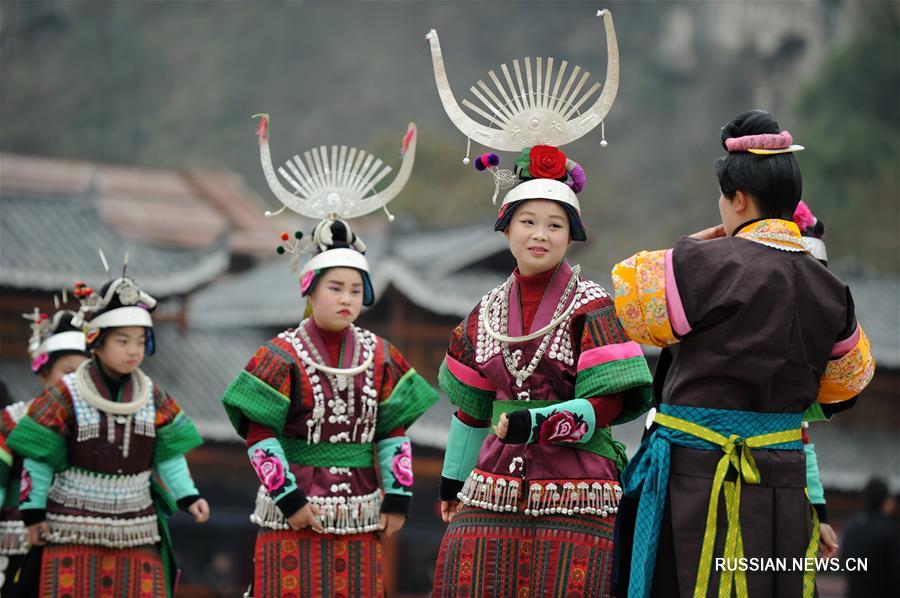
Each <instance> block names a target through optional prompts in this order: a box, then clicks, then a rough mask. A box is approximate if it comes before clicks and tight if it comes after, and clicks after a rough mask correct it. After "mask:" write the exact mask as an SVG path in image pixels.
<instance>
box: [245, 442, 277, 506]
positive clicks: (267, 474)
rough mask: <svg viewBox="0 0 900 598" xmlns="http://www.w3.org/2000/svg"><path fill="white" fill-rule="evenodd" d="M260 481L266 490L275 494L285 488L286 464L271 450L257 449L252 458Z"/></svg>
mask: <svg viewBox="0 0 900 598" xmlns="http://www.w3.org/2000/svg"><path fill="white" fill-rule="evenodd" d="M250 461H251V463H252V464H253V469H255V470H256V475H257V477H259V481H260V482H262V485H263V487H265V489H266V491H267V492H268V493H269V494H270V495H272V496H275V495H277V494H279V493H280V491H281V490H282V489H283V488H284V482H285V475H284V464H283V463H282V462H281V459H279V458H278V457H276V456H275V455H274V454H273V453H272V452H271V451H268V450H263V449H256V451H254V453H253V458H252V459H250Z"/></svg>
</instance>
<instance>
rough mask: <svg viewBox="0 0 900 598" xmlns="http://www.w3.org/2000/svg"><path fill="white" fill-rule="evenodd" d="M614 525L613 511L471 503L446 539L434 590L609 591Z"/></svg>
mask: <svg viewBox="0 0 900 598" xmlns="http://www.w3.org/2000/svg"><path fill="white" fill-rule="evenodd" d="M614 526H615V515H610V516H608V517H604V518H600V517H597V516H593V515H571V516H566V515H543V516H540V517H533V516H526V515H522V514H517V513H497V512H494V511H488V510H485V509H479V508H474V507H466V508H464V509H463V510H462V511H460V512H459V513H458V514H457V515H456V517H454V518H453V520H452V521H451V522H450V525H449V526H448V527H447V532H446V533H445V534H444V539H443V540H442V541H441V550H440V553H439V554H438V560H437V567H436V569H435V572H434V593H433V596H436V597H437V596H446V597H450V596H460V597H469V596H472V597H475V596H498V597H500V596H515V597H516V598H533V597H542V596H564V597H570V596H573V597H574V596H583V597H585V598H588V597H603V596H609V595H610V583H611V579H610V578H611V573H612V559H613V528H614Z"/></svg>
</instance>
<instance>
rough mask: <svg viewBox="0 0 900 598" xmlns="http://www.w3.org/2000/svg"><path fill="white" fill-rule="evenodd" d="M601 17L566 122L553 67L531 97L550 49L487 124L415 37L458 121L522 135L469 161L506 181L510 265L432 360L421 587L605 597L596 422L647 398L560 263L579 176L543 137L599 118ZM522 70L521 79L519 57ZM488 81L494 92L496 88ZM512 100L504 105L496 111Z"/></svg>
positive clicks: (607, 301)
mask: <svg viewBox="0 0 900 598" xmlns="http://www.w3.org/2000/svg"><path fill="white" fill-rule="evenodd" d="M601 15H604V20H605V25H606V32H607V39H608V53H609V61H610V62H609V65H608V68H607V85H606V87H605V88H604V91H603V93H602V94H601V95H600V97H599V98H598V99H597V100H596V101H595V103H594V104H593V105H592V106H591V107H590V108H588V110H587V111H586V112H585V113H583V114H581V115H578V116H576V117H575V118H574V119H572V120H571V121H568V122H567V121H566V119H565V116H566V113H567V112H570V111H569V108H570V106H571V105H572V104H571V102H575V103H577V104H579V105H580V104H582V103H583V102H584V99H587V98H582V99H580V100H579V99H578V98H576V97H574V96H573V97H567V96H566V94H567V93H568V90H569V87H570V86H569V85H567V86H566V87H565V88H564V91H563V93H562V94H559V85H560V79H561V78H562V75H561V74H560V75H559V76H558V78H557V80H556V85H555V93H556V95H552V96H551V97H546V98H545V97H542V96H541V93H543V92H545V91H547V90H549V86H550V84H551V81H552V74H553V73H552V65H553V59H552V58H548V59H546V64H547V72H546V74H545V73H544V69H543V67H542V66H541V65H542V59H540V58H538V59H537V65H538V66H537V72H538V73H540V74H539V75H538V77H545V79H544V81H546V85H547V87H546V88H545V87H543V85H542V84H541V83H539V81H540V79H538V83H537V88H536V90H535V91H534V93H533V94H531V93H528V92H526V93H525V97H526V100H525V103H526V106H525V107H524V108H523V111H522V112H521V113H518V114H516V115H515V116H514V117H513V118H511V119H510V120H509V121H508V122H507V123H504V124H503V126H501V127H500V128H498V129H494V128H489V127H486V126H483V125H479V124H478V123H476V122H475V121H472V120H471V119H468V117H467V116H465V115H463V113H462V112H461V110H459V108H458V106H455V103H448V102H449V100H448V98H449V99H450V100H452V97H453V96H452V93H451V92H450V91H449V87H446V85H447V84H446V75H445V74H444V72H443V64H442V62H441V59H440V57H441V52H440V46H439V45H438V41H437V34H436V33H435V32H432V33H431V34H430V35H429V38H430V40H431V43H432V56H433V57H434V62H435V74H436V79H437V82H438V87H439V89H440V92H441V97H442V99H444V101H445V108H447V112H448V114H450V116H451V118H453V120H454V122H455V123H456V124H457V126H458V127H459V128H460V129H461V130H462V131H463V133H464V134H466V136H467V137H469V138H471V139H477V140H478V141H479V142H480V143H483V144H485V145H488V146H489V147H491V148H492V149H511V147H515V148H516V149H521V148H522V147H523V146H525V150H524V151H523V152H522V154H521V155H520V156H519V158H518V159H516V161H515V168H514V170H512V171H504V170H500V169H499V168H498V165H499V162H500V158H499V156H498V155H497V154H494V153H486V154H483V155H481V156H479V157H478V158H476V160H475V168H476V169H478V170H481V171H488V172H490V173H491V174H493V175H494V177H495V181H496V187H497V189H498V191H499V188H501V187H508V186H510V183H512V184H513V185H514V186H512V188H511V190H510V191H509V192H508V193H507V194H506V196H505V197H504V199H503V204H502V206H501V208H500V211H499V214H498V215H497V219H496V222H495V225H494V230H496V231H500V232H502V233H503V234H504V235H505V236H506V238H507V239H508V241H509V246H510V251H511V253H512V254H513V256H514V257H515V259H516V264H517V267H516V269H515V270H514V271H513V273H512V274H511V275H510V276H509V278H508V279H507V280H506V282H505V283H503V284H502V285H500V286H499V287H497V288H495V289H493V290H492V291H490V292H489V293H488V294H487V295H485V296H484V297H483V299H482V300H481V302H480V303H479V304H478V305H476V306H475V308H474V309H473V310H472V312H471V313H470V314H469V316H468V317H466V318H465V320H463V322H462V323H460V325H459V326H457V327H456V329H455V330H454V331H453V334H452V336H451V341H450V347H449V349H448V351H447V355H446V357H445V360H444V363H443V364H442V366H441V369H440V374H439V382H440V385H441V387H442V388H443V389H444V391H445V392H446V393H447V394H448V395H449V397H450V400H451V402H452V403H453V405H454V406H455V407H456V413H455V414H454V415H453V416H452V419H451V424H450V435H449V438H448V441H447V451H446V454H445V457H444V466H443V473H442V479H441V489H440V494H441V501H442V502H441V510H442V512H443V515H444V520H445V521H446V522H448V523H449V525H448V528H447V531H446V533H445V535H444V538H443V541H442V543H441V548H440V553H439V555H438V559H437V567H436V571H435V577H434V595H435V596H481V595H492V596H493V595H497V596H523V595H528V596H570V595H580V596H608V595H609V593H610V573H611V563H612V545H613V542H612V534H613V527H614V523H615V513H616V511H617V506H618V500H619V497H620V495H621V489H620V486H619V473H620V471H621V469H622V468H623V467H624V465H625V451H624V447H623V446H622V444H621V443H618V442H616V441H614V440H613V438H612V434H611V432H610V426H611V425H614V424H618V423H622V422H626V421H629V420H631V419H633V418H635V417H638V416H640V415H641V414H642V413H643V412H645V411H646V410H647V408H648V407H649V402H650V383H651V377H650V371H649V369H648V367H647V363H646V361H645V359H644V356H643V354H642V352H641V350H640V347H639V346H638V345H637V344H636V343H634V342H632V341H630V340H629V339H628V338H627V336H626V335H625V333H624V331H623V329H622V327H621V325H620V324H619V322H618V319H617V318H616V315H615V307H614V305H613V301H612V298H611V297H610V296H609V295H608V294H607V293H606V291H605V290H604V289H603V288H602V287H601V286H600V285H599V284H597V283H596V282H593V281H591V280H589V279H587V278H585V277H583V276H582V275H581V273H580V271H581V268H580V267H579V266H577V265H576V266H570V265H569V263H568V262H567V261H566V259H565V254H566V252H567V250H568V248H569V246H570V244H571V242H572V241H584V240H585V239H586V233H585V228H584V224H583V222H582V218H581V209H580V204H579V200H578V195H577V194H578V193H581V192H582V191H583V189H584V186H585V174H584V171H583V169H582V168H581V166H579V165H578V164H577V163H576V162H575V161H574V160H572V159H570V158H568V157H567V156H566V155H565V154H563V152H562V151H560V150H559V149H558V146H560V145H562V144H564V143H568V142H570V141H574V140H575V139H577V138H578V137H580V136H581V135H583V134H584V133H586V132H588V131H589V130H590V129H591V128H592V126H591V125H592V124H599V123H600V122H601V121H602V119H603V116H605V113H606V110H608V108H609V106H610V105H611V104H612V99H613V97H614V96H615V93H616V87H617V76H618V69H617V67H618V62H617V59H618V52H617V48H616V45H615V33H614V31H613V26H612V20H611V16H610V15H609V13H608V12H606V13H602V12H601ZM514 64H515V70H516V71H517V72H518V71H519V65H518V61H517V62H516V63H514ZM564 64H565V63H564ZM526 70H527V71H528V73H529V77H528V79H529V81H531V76H530V73H531V63H530V60H529V59H526ZM577 70H578V69H576V73H577ZM503 71H504V72H508V69H507V68H506V67H505V66H504V67H503ZM495 82H496V83H497V85H498V87H499V86H500V84H499V80H497V79H496V78H495ZM498 93H500V95H502V96H504V97H509V92H507V90H506V89H504V88H502V87H499V89H498ZM511 93H513V94H514V95H515V94H516V92H515V91H512V92H511ZM575 95H576V96H577V92H576V94H575ZM491 96H492V97H496V96H495V94H494V93H493V92H491ZM528 98H533V101H534V104H533V105H532V104H530V102H531V101H532V99H528ZM554 104H556V105H557V106H558V107H557V108H556V110H558V111H559V112H555V111H554V109H553V108H552V106H553V105H554ZM514 109H516V105H515V103H510V104H507V105H505V106H503V107H498V110H497V114H501V113H504V111H507V112H506V113H507V114H508V113H509V111H512V110H514ZM460 115H462V116H460ZM522 123H524V124H525V125H526V126H525V127H521V126H520V124H522ZM498 124H500V123H499V122H498V123H495V126H496V125H498ZM506 127H508V128H506ZM486 132H489V135H486V134H485V133H486ZM489 136H490V138H489ZM507 144H509V145H507ZM602 145H606V142H605V140H604V141H603V142H602ZM554 146H557V147H554ZM491 424H493V425H494V426H493V428H492V427H491Z"/></svg>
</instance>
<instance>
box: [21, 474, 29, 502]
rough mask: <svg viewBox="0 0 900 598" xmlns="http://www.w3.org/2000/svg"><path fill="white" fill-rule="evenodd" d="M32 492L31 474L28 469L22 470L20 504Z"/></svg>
mask: <svg viewBox="0 0 900 598" xmlns="http://www.w3.org/2000/svg"><path fill="white" fill-rule="evenodd" d="M30 494H31V474H30V473H28V470H27V469H23V470H22V480H21V481H20V482H19V504H23V503H24V502H25V501H26V500H28V496H29V495H30Z"/></svg>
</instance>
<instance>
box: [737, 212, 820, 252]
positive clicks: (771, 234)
mask: <svg viewBox="0 0 900 598" xmlns="http://www.w3.org/2000/svg"><path fill="white" fill-rule="evenodd" d="M735 236H736V237H740V238H742V239H747V240H749V241H754V242H756V243H760V244H762V245H765V246H766V247H772V248H774V249H780V250H782V251H795V252H800V251H803V252H807V250H806V247H805V246H804V245H803V243H802V241H801V235H800V229H799V228H798V227H797V225H796V224H795V223H793V222H789V221H787V220H779V219H777V218H767V219H765V220H760V221H758V222H754V223H753V224H750V225H748V226H747V227H746V228H743V229H741V230H740V231H739V232H738V233H737V235H735ZM807 253H808V252H807Z"/></svg>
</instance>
